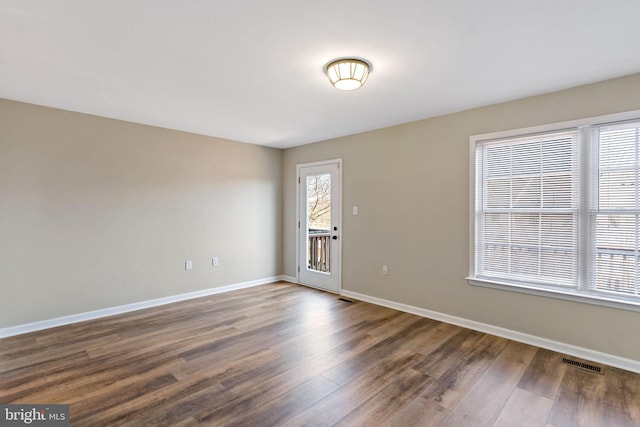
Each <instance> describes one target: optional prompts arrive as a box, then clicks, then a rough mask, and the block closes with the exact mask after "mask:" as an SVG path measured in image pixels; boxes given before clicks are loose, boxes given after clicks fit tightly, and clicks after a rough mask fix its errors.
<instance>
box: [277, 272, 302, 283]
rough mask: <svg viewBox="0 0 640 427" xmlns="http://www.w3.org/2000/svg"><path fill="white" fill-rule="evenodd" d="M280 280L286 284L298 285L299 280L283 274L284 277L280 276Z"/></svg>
mask: <svg viewBox="0 0 640 427" xmlns="http://www.w3.org/2000/svg"><path fill="white" fill-rule="evenodd" d="M280 280H282V281H284V282H289V283H295V284H296V285H297V284H298V279H297V278H296V277H294V276H286V275H284V274H283V275H282V276H280Z"/></svg>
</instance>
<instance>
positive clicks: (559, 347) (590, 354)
mask: <svg viewBox="0 0 640 427" xmlns="http://www.w3.org/2000/svg"><path fill="white" fill-rule="evenodd" d="M340 294H341V295H344V296H346V297H349V298H353V299H357V300H360V301H365V302H369V303H371V304H376V305H381V306H383V307H388V308H392V309H394V310H399V311H404V312H406V313H411V314H415V315H417V316H421V317H426V318H429V319H434V320H438V321H441V322H445V323H450V324H452V325H457V326H461V327H463V328H468V329H473V330H475V331H480V332H484V333H487V334H491V335H496V336H499V337H502V338H507V339H510V340H513V341H518V342H521V343H525V344H530V345H534V346H536V347H541V348H545V349H547V350H552V351H556V352H558V353H562V354H567V355H570V356H574V357H580V358H582V359H587V360H591V361H594V362H598V363H603V364H605V365H609V366H613V367H616V368H620V369H626V370H628V371H632V372H636V373H640V361H638V360H633V359H627V358H624V357H620V356H616V355H613V354H609V353H602V352H600V351H596V350H591V349H588V348H584V347H578V346H575V345H571V344H565V343H563V342H559V341H554V340H550V339H547V338H542V337H538V336H535V335H529V334H525V333H522V332H518V331H514V330H511V329H506V328H501V327H499V326H494V325H489V324H487V323H482V322H476V321H475V320H469V319H465V318H462V317H457V316H451V315H449V314H445V313H440V312H437V311H432V310H427V309H425V308H420V307H415V306H412V305H407V304H402V303H399V302H395V301H389V300H385V299H382V298H377V297H372V296H369V295H364V294H360V293H358V292H352V291H347V290H344V289H343V290H342V292H341V293H340Z"/></svg>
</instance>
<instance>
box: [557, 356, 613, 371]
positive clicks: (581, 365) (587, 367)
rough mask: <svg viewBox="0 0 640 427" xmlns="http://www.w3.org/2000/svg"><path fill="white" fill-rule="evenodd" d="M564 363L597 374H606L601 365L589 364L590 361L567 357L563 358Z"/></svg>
mask: <svg viewBox="0 0 640 427" xmlns="http://www.w3.org/2000/svg"><path fill="white" fill-rule="evenodd" d="M562 363H566V364H567V365H571V366H575V367H576V368H580V369H585V370H587V371H589V372H595V373H596V374H600V375H604V371H603V370H602V368H601V367H599V366H595V365H589V364H588V363H582V362H578V361H576V360H571V359H567V358H566V357H563V358H562Z"/></svg>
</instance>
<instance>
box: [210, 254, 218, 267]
mask: <svg viewBox="0 0 640 427" xmlns="http://www.w3.org/2000/svg"><path fill="white" fill-rule="evenodd" d="M211 265H213V266H214V267H217V266H219V265H220V258H218V257H217V256H214V257H213V258H211Z"/></svg>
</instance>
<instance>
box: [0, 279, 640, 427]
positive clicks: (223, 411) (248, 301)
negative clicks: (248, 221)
mask: <svg viewBox="0 0 640 427" xmlns="http://www.w3.org/2000/svg"><path fill="white" fill-rule="evenodd" d="M562 357H563V356H562V355H561V354H558V353H554V352H551V351H548V350H544V349H540V348H536V347H532V346H529V345H525V344H520V343H517V342H513V341H509V340H507V339H504V338H498V337H495V336H491V335H487V334H483V333H480V332H475V331H472V330H468V329H463V328H459V327H456V326H452V325H449V324H446V323H441V322H437V321H434V320H429V319H424V318H421V317H417V316H414V315H410V314H407V313H402V312H398V311H395V310H391V309H387V308H383V307H378V306H375V305H371V304H367V303H364V302H353V303H348V302H344V301H340V300H339V299H338V296H336V295H332V294H327V293H323V292H319V291H316V290H312V289H308V288H304V287H301V286H297V285H291V284H286V283H278V284H273V285H265V286H259V287H255V288H251V289H245V290H240V291H235V292H230V293H225V294H219V295H213V296H210V297H205V298H199V299H195V300H190V301H185V302H180V303H176V304H171V305H166V306H162V307H157V308H153V309H148V310H142V311H137V312H133V313H129V314H124V315H119V316H114V317H109V318H105V319H100V320H95V321H90V322H84V323H81V324H75V325H70V326H64V327H60V328H56V329H50V330H47V331H41V332H36V333H31V334H26V335H21V336H17V337H11V338H5V339H2V340H0V403H31V404H35V403H46V404H53V403H67V404H70V405H71V407H70V409H71V421H72V423H71V425H72V426H83V425H96V426H106V425H109V426H112V425H128V426H140V425H153V426H156V425H168V426H187V425H199V424H203V425H250V426H256V425H264V426H271V425H286V426H302V425H310V426H329V425H345V426H358V425H371V426H378V425H392V426H413V425H419V426H430V425H438V426H440V425H442V426H456V427H459V426H474V427H475V426H494V425H498V426H554V427H563V426H639V425H640V375H638V374H633V373H630V372H626V371H622V370H619V369H614V368H610V367H605V368H604V369H605V374H604V375H598V374H595V373H592V372H588V371H585V370H582V369H579V368H575V367H572V366H568V365H566V364H563V363H561V360H562Z"/></svg>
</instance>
